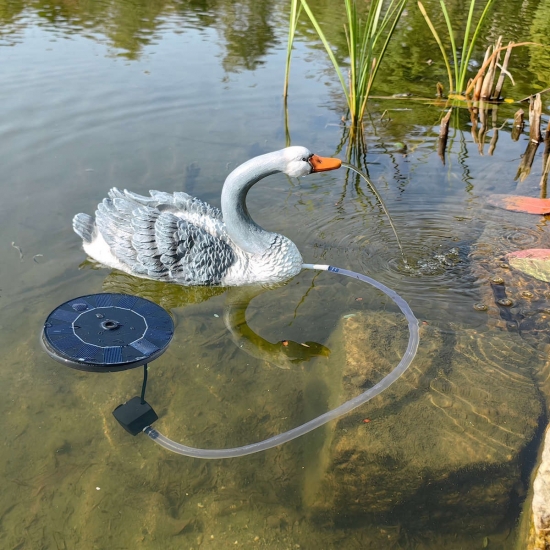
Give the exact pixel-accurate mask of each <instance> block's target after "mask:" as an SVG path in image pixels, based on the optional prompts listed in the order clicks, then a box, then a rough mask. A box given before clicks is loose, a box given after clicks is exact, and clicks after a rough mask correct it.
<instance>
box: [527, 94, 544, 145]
mask: <svg viewBox="0 0 550 550" xmlns="http://www.w3.org/2000/svg"><path fill="white" fill-rule="evenodd" d="M541 114H542V100H541V97H540V94H535V95H534V96H531V99H530V100H529V139H530V140H531V141H532V142H534V143H539V142H540V141H541V131H540V117H541Z"/></svg>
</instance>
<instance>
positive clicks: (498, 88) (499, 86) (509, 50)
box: [493, 42, 514, 100]
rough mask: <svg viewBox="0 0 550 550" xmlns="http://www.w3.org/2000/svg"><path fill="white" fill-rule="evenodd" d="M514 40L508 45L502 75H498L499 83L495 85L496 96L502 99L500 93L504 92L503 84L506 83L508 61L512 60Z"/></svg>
mask: <svg viewBox="0 0 550 550" xmlns="http://www.w3.org/2000/svg"><path fill="white" fill-rule="evenodd" d="M513 44H514V43H513V42H508V47H507V48H506V55H505V56H504V61H503V62H502V67H501V70H500V76H499V77H498V81H497V85H496V86H495V93H494V94H493V95H494V98H495V99H497V100H498V99H500V93H501V92H502V86H503V85H504V79H505V78H506V74H507V72H508V63H509V62H510V56H511V55H512V46H513Z"/></svg>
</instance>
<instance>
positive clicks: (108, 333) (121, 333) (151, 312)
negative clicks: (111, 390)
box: [42, 293, 174, 372]
mask: <svg viewBox="0 0 550 550" xmlns="http://www.w3.org/2000/svg"><path fill="white" fill-rule="evenodd" d="M173 335H174V323H173V322H172V318H171V317H170V315H169V314H168V313H167V312H166V311H165V310H164V309H163V308H162V307H160V306H158V305H157V304H155V303H153V302H150V301H149V300H145V299H144V298H139V297H137V296H129V295H127V294H111V293H104V294H90V295H88V296H81V297H79V298H74V299H72V300H69V301H68V302H65V303H64V304H62V305H60V306H59V307H57V308H56V309H54V310H53V311H52V312H51V313H50V315H49V316H48V318H47V319H46V322H45V323H44V329H43V331H42V341H43V343H44V346H45V348H46V351H47V352H48V353H49V354H50V355H51V357H53V359H55V360H57V361H59V362H61V363H63V364H65V365H67V366H69V367H72V368H74V369H78V370H84V371H89V372H114V371H122V370H127V369H133V368H135V367H139V366H140V365H144V364H146V363H149V362H151V361H153V360H154V359H156V358H157V357H159V356H160V355H162V353H164V351H165V350H166V348H167V347H168V344H169V343H170V341H171V340H172V336H173Z"/></svg>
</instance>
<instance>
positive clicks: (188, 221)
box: [73, 147, 341, 286]
mask: <svg viewBox="0 0 550 550" xmlns="http://www.w3.org/2000/svg"><path fill="white" fill-rule="evenodd" d="M340 165H341V161H340V160H338V159H334V158H323V157H319V156H317V155H313V154H312V153H311V152H310V151H308V150H307V149H306V148H305V147H287V148H286V149H281V150H280V151H275V152H273V153H268V154H265V155H261V156H259V157H255V158H253V159H251V160H249V161H247V162H245V163H244V164H241V165H240V166H239V167H237V168H236V169H235V170H233V172H231V174H229V176H228V177H227V179H226V180H225V183H224V185H223V189H222V197H221V207H222V208H221V211H220V210H219V209H218V208H215V207H212V206H210V205H208V204H206V203H204V202H202V201H201V200H199V199H196V198H193V197H191V196H190V195H188V194H187V193H173V194H170V193H164V192H162V191H150V196H149V197H144V196H141V195H137V194H135V193H132V192H130V191H126V190H124V191H119V190H118V189H116V188H113V189H111V190H110V191H109V193H108V197H107V198H105V199H103V201H102V202H101V203H100V204H99V205H98V208H97V210H96V213H95V219H93V218H92V217H91V216H89V215H87V214H82V213H81V214H77V215H76V216H75V217H74V219H73V229H74V230H75V232H76V233H77V234H78V235H79V236H80V237H81V238H82V240H83V247H84V250H85V252H86V253H87V254H88V255H89V256H90V257H91V258H93V259H94V260H96V261H97V262H99V263H101V264H103V265H105V266H107V267H110V268H115V269H119V270H120V271H124V272H126V273H129V274H131V275H135V276H138V277H144V278H148V279H155V280H160V281H167V282H173V283H177V284H181V285H220V286H240V285H248V284H257V283H261V284H266V283H267V284H269V283H278V282H282V281H285V280H287V279H289V278H291V277H293V276H294V275H296V274H298V273H299V272H300V270H301V268H302V256H301V255H300V252H299V250H298V248H297V247H296V245H295V244H294V243H293V242H292V241H290V240H289V239H287V238H286V237H284V236H283V235H279V234H277V233H272V232H269V231H266V230H265V229H263V228H262V227H260V226H259V225H258V224H257V223H256V222H254V220H252V218H251V217H250V214H249V213H248V209H247V207H246V196H247V193H248V191H249V190H250V188H251V187H252V186H253V185H254V184H255V183H257V182H258V181H260V180H261V179H263V178H264V177H266V176H269V175H271V174H274V173H276V172H284V173H285V174H287V175H289V176H291V177H298V176H305V175H307V174H310V173H312V172H321V171H326V170H333V169H335V168H339V167H340Z"/></svg>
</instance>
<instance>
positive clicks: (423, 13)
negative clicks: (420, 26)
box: [418, 0, 454, 91]
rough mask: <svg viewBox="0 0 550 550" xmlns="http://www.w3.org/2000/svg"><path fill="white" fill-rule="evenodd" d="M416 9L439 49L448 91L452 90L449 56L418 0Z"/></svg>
mask: <svg viewBox="0 0 550 550" xmlns="http://www.w3.org/2000/svg"><path fill="white" fill-rule="evenodd" d="M418 7H419V9H420V11H421V13H422V15H423V16H424V19H425V20H426V23H427V24H428V27H430V30H431V31H432V34H433V37H434V38H435V41H436V42H437V45H438V46H439V49H440V50H441V55H442V56H443V61H444V62H445V67H447V76H448V78H449V90H450V91H452V90H454V85H453V75H452V73H451V65H450V64H449V56H448V55H447V52H446V51H445V48H444V47H443V42H441V38H439V34H437V31H436V30H435V27H434V26H433V23H432V21H431V19H430V18H429V16H428V13H427V12H426V10H425V9H424V6H423V5H422V2H420V0H419V1H418Z"/></svg>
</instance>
